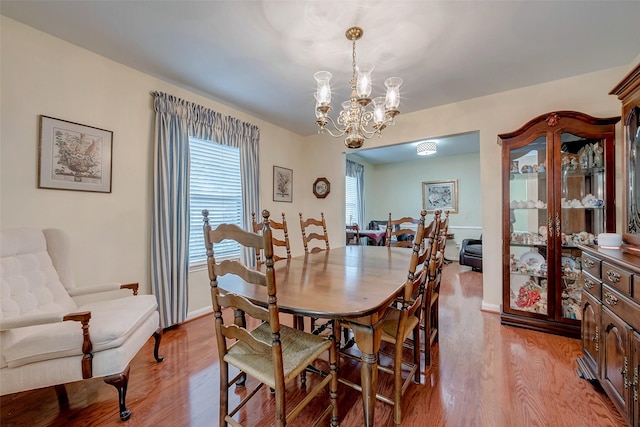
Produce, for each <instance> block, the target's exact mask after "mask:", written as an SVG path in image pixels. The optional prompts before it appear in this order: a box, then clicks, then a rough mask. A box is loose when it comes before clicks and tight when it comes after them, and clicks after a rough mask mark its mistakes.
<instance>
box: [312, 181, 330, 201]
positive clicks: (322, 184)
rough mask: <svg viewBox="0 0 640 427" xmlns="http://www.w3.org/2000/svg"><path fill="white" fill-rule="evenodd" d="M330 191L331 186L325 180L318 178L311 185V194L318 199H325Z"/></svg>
mask: <svg viewBox="0 0 640 427" xmlns="http://www.w3.org/2000/svg"><path fill="white" fill-rule="evenodd" d="M330 191H331V184H330V183H329V180H328V179H327V178H324V177H322V178H318V179H316V181H315V182H314V183H313V194H315V196H316V197H317V198H318V199H324V198H325V197H327V195H328V194H329V192H330Z"/></svg>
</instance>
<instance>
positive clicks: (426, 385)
mask: <svg viewBox="0 0 640 427" xmlns="http://www.w3.org/2000/svg"><path fill="white" fill-rule="evenodd" d="M203 286H207V285H206V284H203ZM481 300H482V274H481V273H476V272H472V271H469V270H468V268H467V267H460V266H459V265H458V264H457V263H455V262H454V263H452V264H450V265H448V266H446V267H445V270H444V280H443V283H442V295H441V302H440V329H441V332H440V343H439V345H438V346H437V347H436V348H435V349H434V351H433V353H434V357H433V360H434V363H433V365H432V366H431V367H430V368H427V369H426V371H425V372H424V373H423V381H422V384H421V385H415V384H412V385H411V386H410V387H409V389H408V390H407V392H406V394H405V399H404V404H403V408H404V419H403V423H402V424H403V425H405V426H421V427H422V426H451V427H460V426H483V427H484V426H486V427H502V426H505V427H506V426H508V427H513V426H527V427H528V426H549V427H553V426H563V427H571V426H576V427H584V426H593V427H605V426H625V423H624V421H623V419H622V418H621V417H620V416H619V415H618V413H617V412H616V410H615V408H614V406H613V404H612V403H611V402H610V401H609V399H608V398H607V397H606V395H604V393H602V391H600V390H598V389H597V388H595V387H594V386H593V385H592V384H591V383H589V382H587V381H585V380H582V379H580V378H578V376H577V374H576V358H577V357H578V356H579V355H580V343H579V341H578V340H575V339H569V338H564V337H559V336H554V335H549V334H543V333H539V332H534V331H528V330H525V329H519V328H513V327H507V326H501V325H500V319H499V316H498V315H496V314H492V313H485V312H482V311H480V305H481ZM212 327H213V319H212V316H210V315H207V316H204V317H201V318H199V319H195V320H193V321H190V322H188V323H186V324H184V325H181V326H179V327H176V328H174V329H171V330H168V331H166V332H165V334H164V337H163V342H162V345H161V354H162V355H164V357H165V361H164V362H162V363H156V362H155V361H154V359H153V340H152V339H151V340H150V341H149V342H148V343H147V345H146V346H145V347H144V348H143V349H142V350H141V351H140V353H138V355H137V356H136V357H135V359H134V360H133V362H132V364H131V377H130V383H129V390H128V393H127V406H128V407H129V409H131V411H132V416H131V419H130V420H129V421H127V422H121V421H120V419H119V417H118V412H117V407H118V404H117V401H118V398H117V393H116V390H115V389H114V388H113V387H112V386H109V385H107V384H105V383H104V382H103V381H102V380H101V379H92V380H88V381H82V382H78V383H73V384H68V385H67V391H68V395H69V407H68V408H66V409H64V410H61V409H60V408H59V406H58V401H57V398H56V393H55V390H54V389H53V388H48V389H42V390H35V391H29V392H23V393H17V394H13V395H8V396H3V397H2V398H1V400H0V405H1V425H2V426H45V425H46V426H48V425H53V426H122V425H126V426H156V427H163V426H198V427H200V426H203V427H204V426H214V425H217V420H218V369H219V368H218V358H217V352H216V347H215V339H214V338H213V331H212ZM355 363H356V362H351V361H348V360H345V358H343V359H342V363H341V374H345V375H346V374H349V373H350V371H353V370H354V369H356V370H357V365H355ZM356 377H357V374H356ZM310 378H311V377H310ZM390 386H391V382H390V378H389V377H388V376H387V375H386V374H384V373H381V374H380V389H381V390H384V391H385V392H388V391H389V390H390ZM241 394H242V391H235V390H232V391H231V393H230V399H231V400H234V399H236V400H237V399H238V396H239V395H241ZM300 395H301V393H300V390H299V388H298V386H297V385H294V386H293V388H292V396H293V397H292V398H296V397H299V396H300ZM321 398H322V397H321ZM254 399H255V398H254ZM322 403H323V404H324V402H322ZM339 404H340V411H341V413H340V423H341V425H342V426H361V425H362V424H363V423H362V403H361V400H360V395H359V393H358V392H356V391H355V390H352V389H350V388H348V387H347V386H344V385H342V384H341V385H340V389H339ZM250 405H252V406H250V407H249V409H248V410H247V411H246V413H245V414H244V415H243V417H244V419H245V422H246V423H247V425H249V426H255V425H271V424H272V419H273V418H272V416H271V414H272V412H270V411H271V399H270V396H269V393H268V390H265V391H264V393H262V392H261V394H259V396H257V401H256V402H252V403H250ZM320 406H321V405H320V404H318V405H315V406H313V408H312V412H314V411H315V412H316V413H317V412H318V411H319V410H320ZM309 419H310V417H306V416H301V417H299V418H298V419H296V420H295V422H294V423H293V425H296V426H308V425H309ZM376 425H377V426H392V425H394V424H393V417H392V412H391V407H390V406H388V405H386V404H383V403H380V402H378V403H376Z"/></svg>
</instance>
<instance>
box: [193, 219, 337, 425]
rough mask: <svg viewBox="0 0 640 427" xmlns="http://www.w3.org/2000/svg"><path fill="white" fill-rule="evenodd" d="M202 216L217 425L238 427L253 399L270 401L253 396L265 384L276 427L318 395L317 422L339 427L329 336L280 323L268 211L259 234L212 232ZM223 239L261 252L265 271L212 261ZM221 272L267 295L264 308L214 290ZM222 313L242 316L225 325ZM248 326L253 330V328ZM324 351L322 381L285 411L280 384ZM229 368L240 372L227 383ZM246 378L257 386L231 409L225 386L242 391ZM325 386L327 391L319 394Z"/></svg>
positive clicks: (229, 227)
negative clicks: (215, 357)
mask: <svg viewBox="0 0 640 427" xmlns="http://www.w3.org/2000/svg"><path fill="white" fill-rule="evenodd" d="M202 215H203V221H204V227H203V232H204V242H205V247H206V249H207V267H208V272H209V279H210V286H211V301H212V305H213V310H214V317H215V333H216V340H217V347H218V354H219V360H220V418H219V424H220V426H226V425H227V424H232V425H234V426H239V425H242V424H241V423H240V421H238V420H236V419H235V418H233V417H234V416H235V415H236V414H238V412H239V410H240V409H241V408H242V407H244V405H245V404H246V403H247V402H248V401H250V399H251V398H252V397H253V396H256V395H258V396H260V397H259V398H260V399H265V400H267V401H270V400H271V399H272V398H270V397H268V396H265V395H264V394H258V393H257V392H258V391H259V390H260V389H261V388H262V387H263V386H264V385H266V386H268V387H270V388H271V389H272V390H273V392H274V397H273V401H275V407H276V408H275V425H276V426H285V425H286V424H288V423H289V422H291V420H293V419H294V418H295V417H296V416H297V415H299V414H300V413H301V412H302V410H303V409H304V407H305V406H306V405H307V404H309V403H310V402H312V401H315V400H316V399H318V398H320V397H328V399H329V403H328V405H327V406H326V409H325V410H324V411H323V412H322V414H321V415H320V417H319V419H318V420H317V422H318V423H319V422H320V420H321V419H324V418H325V417H326V416H327V415H330V416H331V420H330V425H331V426H338V406H337V391H338V380H337V351H336V346H335V339H334V338H333V337H332V336H330V337H328V338H324V337H321V336H317V335H313V334H310V333H306V332H304V331H300V330H298V329H295V328H291V327H288V326H285V325H281V324H280V320H279V308H278V300H277V295H276V279H275V277H276V276H275V271H274V267H273V264H274V260H273V241H272V231H271V227H270V225H269V211H267V210H263V211H262V218H263V222H262V234H261V235H260V234H256V233H252V232H248V231H245V230H242V229H241V228H240V227H238V226H237V225H234V224H221V225H219V226H218V227H216V228H215V229H212V228H211V226H210V224H209V212H208V211H207V210H204V211H202ZM225 239H228V240H233V241H236V242H238V243H239V244H240V245H241V246H244V247H250V248H254V249H256V250H261V251H263V253H264V256H265V266H266V268H265V270H264V272H262V271H257V270H252V269H249V268H248V267H246V266H245V265H243V264H242V263H240V262H239V261H232V260H225V261H222V262H218V261H216V258H215V246H214V245H215V244H216V243H219V242H221V241H222V240H225ZM226 274H232V275H235V276H237V277H239V278H241V279H242V280H244V281H245V282H246V283H247V284H250V285H255V286H256V287H257V288H259V289H261V290H262V289H263V292H265V293H266V294H267V295H268V306H267V307H263V306H258V305H256V304H254V303H252V302H251V301H249V300H248V299H247V298H245V297H244V296H242V295H237V294H233V293H230V292H225V291H222V290H221V289H220V288H219V284H218V277H219V276H223V275H226ZM226 309H230V310H233V312H235V313H242V316H243V317H242V318H240V319H239V318H237V317H236V318H235V319H234V322H229V323H227V322H226V321H225V319H224V317H225V316H223V311H224V312H228V311H229V310H226ZM227 317H228V316H227ZM247 318H249V319H247ZM248 325H249V326H248ZM250 325H253V326H254V327H253V329H252V328H251V327H250ZM256 325H257V326H256ZM325 353H328V362H329V372H322V375H324V377H322V378H321V379H320V380H319V381H318V382H317V383H316V384H315V385H314V386H313V387H308V388H310V390H307V392H306V395H305V397H304V398H303V399H302V400H301V401H300V402H299V403H297V405H296V406H295V407H294V408H292V409H290V408H289V405H288V403H289V402H287V400H286V398H285V385H286V384H289V383H291V382H292V381H294V380H295V379H296V378H298V376H299V375H300V374H301V373H302V372H303V371H305V369H306V368H307V366H309V365H310V364H312V363H314V361H316V360H318V359H321V357H322V356H323V355H324V354H325ZM323 363H324V362H323ZM229 365H232V366H234V367H235V368H237V370H238V371H239V372H238V374H237V375H235V376H234V377H233V378H232V379H231V380H229ZM247 375H248V376H249V377H252V378H253V379H255V380H256V381H257V385H256V386H255V387H253V390H252V391H250V392H249V393H247V394H245V393H244V392H243V393H242V394H243V395H245V396H246V397H245V398H243V399H242V400H241V401H240V403H238V405H237V406H236V407H235V408H233V409H230V408H229V388H230V387H231V386H232V385H233V384H236V387H244V386H245V379H246V376H247ZM327 386H328V388H329V392H328V393H324V392H323V391H324V390H325V389H326V388H327Z"/></svg>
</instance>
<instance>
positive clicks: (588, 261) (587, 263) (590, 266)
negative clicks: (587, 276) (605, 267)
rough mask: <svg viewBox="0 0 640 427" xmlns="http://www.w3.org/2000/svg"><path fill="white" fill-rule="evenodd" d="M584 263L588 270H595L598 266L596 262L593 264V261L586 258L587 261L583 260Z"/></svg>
mask: <svg viewBox="0 0 640 427" xmlns="http://www.w3.org/2000/svg"><path fill="white" fill-rule="evenodd" d="M582 262H584V265H585V267H587V268H593V267H594V266H595V265H596V263H595V262H593V260H591V259H589V258H585V259H583V260H582Z"/></svg>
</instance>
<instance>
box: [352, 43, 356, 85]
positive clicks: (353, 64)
mask: <svg viewBox="0 0 640 427" xmlns="http://www.w3.org/2000/svg"><path fill="white" fill-rule="evenodd" d="M351 43H352V48H351V49H352V58H353V61H352V62H351V69H352V74H351V89H355V88H356V83H357V79H356V39H353V40H352V41H351Z"/></svg>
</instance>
